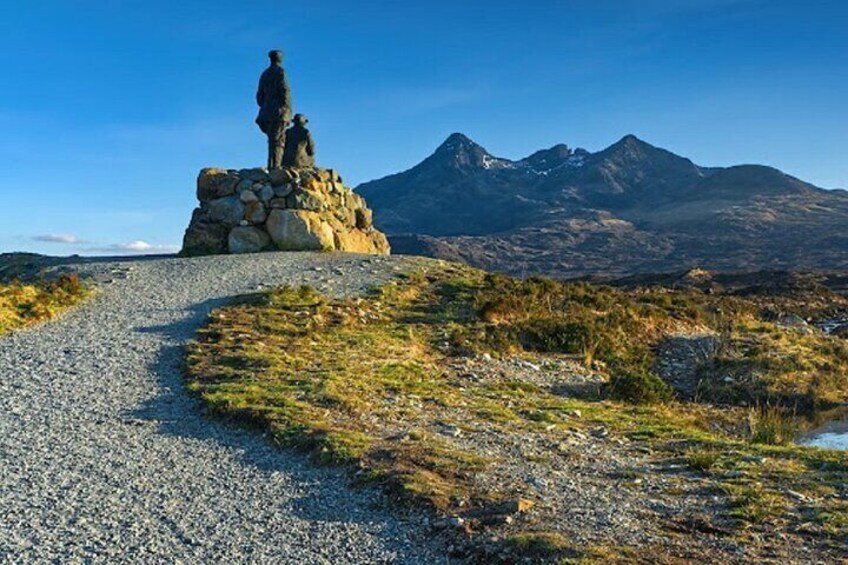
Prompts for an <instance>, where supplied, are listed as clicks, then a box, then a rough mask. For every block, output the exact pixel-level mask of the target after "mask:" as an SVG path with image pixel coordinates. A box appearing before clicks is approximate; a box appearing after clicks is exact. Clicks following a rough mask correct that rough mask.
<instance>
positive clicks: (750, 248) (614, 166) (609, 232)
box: [356, 133, 848, 276]
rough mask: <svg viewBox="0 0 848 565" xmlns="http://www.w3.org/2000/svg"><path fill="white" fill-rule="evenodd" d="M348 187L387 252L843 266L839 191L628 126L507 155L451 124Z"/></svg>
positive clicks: (562, 268)
mask: <svg viewBox="0 0 848 565" xmlns="http://www.w3.org/2000/svg"><path fill="white" fill-rule="evenodd" d="M356 190H357V191H358V192H359V193H361V194H362V195H363V196H365V198H366V199H367V201H368V203H369V205H370V206H371V207H372V208H373V210H374V215H375V224H376V225H377V226H378V227H379V228H380V229H381V230H383V231H385V232H387V233H388V234H389V236H390V241H391V243H392V247H393V250H394V251H395V252H399V253H415V254H423V255H429V256H434V257H440V258H448V259H453V260H462V261H465V262H467V263H470V264H472V265H476V266H479V267H483V268H487V269H493V270H499V271H503V272H507V273H512V274H518V275H522V274H533V273H539V274H547V275H552V276H577V275H585V274H591V273H605V274H610V275H621V274H628V273H639V272H658V271H668V270H678V269H688V268H692V267H695V266H699V267H704V268H708V269H716V270H760V269H803V270H809V269H844V268H848V231H846V229H845V226H848V192H846V191H844V190H824V189H821V188H818V187H816V186H813V185H812V184H809V183H806V182H804V181H801V180H799V179H797V178H794V177H791V176H789V175H787V174H784V173H782V172H781V171H778V170H777V169H773V168H770V167H764V166H759V165H739V166H735V167H727V168H722V167H700V166H698V165H696V164H695V163H693V162H692V161H690V160H689V159H686V158H685V157H681V156H679V155H675V154H674V153H671V152H669V151H666V150H664V149H660V148H658V147H654V146H653V145H650V144H649V143H646V142H644V141H642V140H640V139H638V138H636V137H635V136H632V135H628V136H626V137H624V138H622V139H621V140H620V141H618V142H617V143H615V144H613V145H611V146H610V147H608V148H606V149H604V150H602V151H599V152H597V153H590V152H588V151H585V150H582V149H576V150H571V149H570V148H569V147H567V146H566V145H556V146H554V147H551V148H550V149H544V150H541V151H537V152H536V153H534V154H532V155H530V156H529V157H526V158H524V159H521V160H518V161H511V160H509V159H502V158H499V157H495V156H493V155H491V154H489V153H488V152H487V151H486V150H485V149H484V148H483V147H481V146H480V145H478V144H477V143H475V142H474V141H472V140H471V139H469V138H468V137H466V136H464V135H462V134H460V133H455V134H453V135H451V136H450V137H448V139H447V140H446V141H445V142H444V143H443V144H442V145H441V146H439V148H438V149H436V151H435V152H434V153H433V154H432V155H431V156H429V157H427V158H426V159H425V160H424V161H422V162H421V163H419V164H418V165H416V166H414V167H413V168H411V169H409V170H408V171H404V172H402V173H398V174H394V175H390V176H388V177H385V178H382V179H379V180H375V181H371V182H367V183H364V184H362V185H360V186H359V187H358V188H357V189H356Z"/></svg>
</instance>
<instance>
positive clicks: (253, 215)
mask: <svg viewBox="0 0 848 565" xmlns="http://www.w3.org/2000/svg"><path fill="white" fill-rule="evenodd" d="M267 218H268V212H267V211H266V210H265V206H263V205H262V203H261V202H259V201H258V200H257V201H254V202H250V203H248V204H247V205H245V208H244V219H245V220H247V221H248V222H250V223H251V224H262V223H264V222H265V220H266V219H267Z"/></svg>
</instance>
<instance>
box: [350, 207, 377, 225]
mask: <svg viewBox="0 0 848 565" xmlns="http://www.w3.org/2000/svg"><path fill="white" fill-rule="evenodd" d="M354 214H356V227H358V228H359V229H361V230H367V229H371V226H372V225H373V224H374V214H373V213H372V212H371V210H369V209H368V208H357V209H356V210H355V211H354Z"/></svg>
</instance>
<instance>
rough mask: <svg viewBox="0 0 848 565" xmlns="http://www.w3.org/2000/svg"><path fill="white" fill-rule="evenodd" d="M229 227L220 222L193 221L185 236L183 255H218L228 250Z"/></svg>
mask: <svg viewBox="0 0 848 565" xmlns="http://www.w3.org/2000/svg"><path fill="white" fill-rule="evenodd" d="M228 229H229V228H228V227H227V226H225V225H223V224H220V223H207V222H192V224H191V225H190V226H189V228H188V229H187V230H186V233H185V236H184V237H183V249H182V251H181V254H182V255H187V256H195V255H217V254H219V253H226V252H227V249H228V247H227V232H228Z"/></svg>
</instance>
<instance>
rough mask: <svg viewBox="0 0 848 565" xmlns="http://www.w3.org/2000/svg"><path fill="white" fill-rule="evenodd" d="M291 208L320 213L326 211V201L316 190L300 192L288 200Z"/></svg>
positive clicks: (291, 195) (293, 194) (290, 196)
mask: <svg viewBox="0 0 848 565" xmlns="http://www.w3.org/2000/svg"><path fill="white" fill-rule="evenodd" d="M286 202H288V207H289V208H295V209H297V210H313V211H316V212H320V211H321V210H323V209H324V199H323V198H321V194H320V193H319V192H317V191H314V190H298V191H297V192H294V193H292V194H290V195H289V196H288V197H287V198H286Z"/></svg>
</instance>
